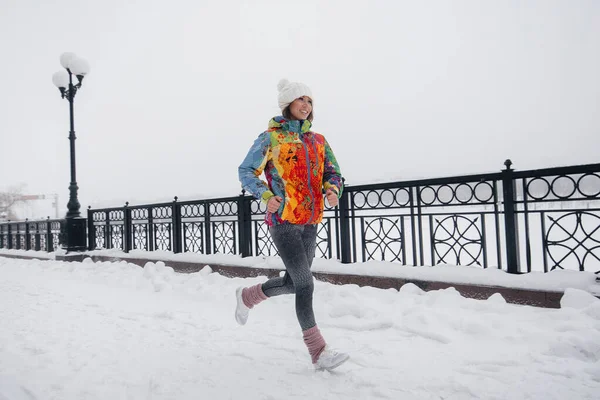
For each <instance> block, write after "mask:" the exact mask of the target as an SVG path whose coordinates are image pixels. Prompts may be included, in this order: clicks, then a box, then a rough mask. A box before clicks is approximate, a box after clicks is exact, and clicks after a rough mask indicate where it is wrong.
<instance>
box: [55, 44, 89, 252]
mask: <svg viewBox="0 0 600 400" xmlns="http://www.w3.org/2000/svg"><path fill="white" fill-rule="evenodd" d="M60 64H61V65H62V66H63V67H64V68H65V70H66V71H59V72H56V73H55V74H54V75H53V76H52V82H53V83H54V85H55V86H56V87H58V89H59V90H60V94H61V97H62V98H63V99H67V100H68V101H69V116H70V122H71V130H70V131H69V141H70V143H71V184H70V185H69V203H68V204H67V208H68V209H69V211H68V212H67V215H66V223H65V226H64V240H63V248H65V249H66V250H67V253H69V252H72V251H83V250H85V249H86V239H87V235H86V219H85V218H81V213H80V212H79V209H80V207H81V205H80V204H79V200H78V199H77V190H78V189H79V187H78V186H77V174H76V169H75V139H77V137H76V136H75V122H74V117H73V101H74V100H75V94H76V93H77V90H78V89H79V88H81V82H82V81H83V78H84V77H85V75H87V73H88V72H89V71H90V66H89V64H88V62H87V61H86V60H84V59H83V58H79V57H77V56H76V55H75V54H73V53H63V54H62V55H61V56H60ZM73 75H75V76H76V77H77V80H78V83H77V84H75V85H74V84H73Z"/></svg>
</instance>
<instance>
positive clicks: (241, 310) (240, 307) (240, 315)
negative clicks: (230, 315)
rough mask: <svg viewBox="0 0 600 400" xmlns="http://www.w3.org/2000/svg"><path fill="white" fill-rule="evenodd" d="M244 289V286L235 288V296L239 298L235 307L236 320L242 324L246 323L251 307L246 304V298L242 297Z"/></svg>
mask: <svg viewBox="0 0 600 400" xmlns="http://www.w3.org/2000/svg"><path fill="white" fill-rule="evenodd" d="M242 290H244V288H243V287H239V288H237V289H236V290H235V297H236V299H237V306H236V308H235V320H236V321H237V323H238V324H240V325H246V321H248V313H249V312H250V309H249V308H248V307H247V306H246V305H245V304H244V300H243V299H242Z"/></svg>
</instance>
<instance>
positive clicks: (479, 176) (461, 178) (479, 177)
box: [346, 172, 502, 192]
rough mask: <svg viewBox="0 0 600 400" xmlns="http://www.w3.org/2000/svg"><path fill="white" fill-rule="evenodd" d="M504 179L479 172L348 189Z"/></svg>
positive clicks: (348, 187) (494, 174)
mask: <svg viewBox="0 0 600 400" xmlns="http://www.w3.org/2000/svg"><path fill="white" fill-rule="evenodd" d="M500 179H502V173H500V172H494V173H489V174H477V175H463V176H450V177H445V178H428V179H416V180H412V181H397V182H387V183H371V184H365V185H356V186H353V185H348V186H346V190H348V191H349V192H359V191H365V190H378V189H398V188H407V187H415V186H431V185H447V184H454V183H478V182H491V181H497V180H500Z"/></svg>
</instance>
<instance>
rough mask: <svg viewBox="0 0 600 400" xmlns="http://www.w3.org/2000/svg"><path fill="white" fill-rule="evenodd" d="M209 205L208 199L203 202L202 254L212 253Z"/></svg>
mask: <svg viewBox="0 0 600 400" xmlns="http://www.w3.org/2000/svg"><path fill="white" fill-rule="evenodd" d="M210 205H211V203H209V202H208V201H206V202H204V239H205V242H204V254H212V234H211V225H210V224H211V223H210Z"/></svg>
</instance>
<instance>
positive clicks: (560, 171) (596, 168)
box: [513, 164, 600, 178]
mask: <svg viewBox="0 0 600 400" xmlns="http://www.w3.org/2000/svg"><path fill="white" fill-rule="evenodd" d="M585 173H600V164H584V165H575V166H571V167H554V168H543V169H531V170H527V171H514V172H513V176H514V177H515V178H541V177H544V176H556V175H570V174H585Z"/></svg>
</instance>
